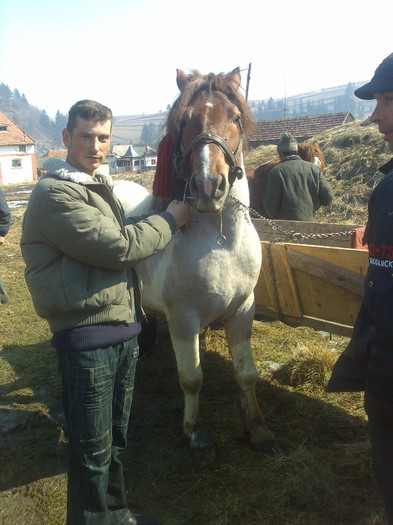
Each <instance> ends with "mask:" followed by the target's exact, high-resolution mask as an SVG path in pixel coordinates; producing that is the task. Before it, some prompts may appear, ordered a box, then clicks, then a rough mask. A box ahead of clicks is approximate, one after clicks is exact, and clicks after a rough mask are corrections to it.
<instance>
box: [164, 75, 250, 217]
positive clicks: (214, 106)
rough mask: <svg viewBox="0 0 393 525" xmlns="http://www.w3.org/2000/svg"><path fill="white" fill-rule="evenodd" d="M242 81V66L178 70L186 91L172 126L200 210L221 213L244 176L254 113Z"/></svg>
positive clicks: (181, 168)
mask: <svg viewBox="0 0 393 525" xmlns="http://www.w3.org/2000/svg"><path fill="white" fill-rule="evenodd" d="M240 83H241V76H240V69H239V68H236V69H234V70H233V71H232V72H231V73H228V74H223V73H220V74H218V75H215V74H213V73H210V74H209V75H201V74H200V73H198V72H197V71H194V72H193V73H192V74H190V75H186V74H185V73H184V72H183V71H181V70H179V69H178V70H177V85H178V87H179V89H180V95H179V97H178V98H177V99H176V101H175V102H174V104H173V106H172V109H171V111H170V113H169V116H168V120H167V124H166V126H167V130H168V132H169V133H170V134H171V135H172V137H173V139H174V141H175V143H176V144H177V154H176V158H175V170H176V172H177V175H178V176H179V175H180V176H181V177H183V178H185V179H186V180H187V185H188V191H189V193H190V195H191V197H192V199H193V201H194V203H195V206H196V208H197V210H198V211H200V212H219V211H220V210H221V209H222V208H223V206H224V202H225V200H226V197H227V195H228V192H229V190H230V188H231V186H232V185H233V184H234V182H235V181H236V179H238V178H241V177H242V176H243V169H242V148H243V140H244V133H245V132H247V131H248V130H249V129H250V127H251V125H252V117H251V113H250V110H249V108H248V106H247V103H246V102H245V100H244V98H243V97H242V95H241V94H240V93H239V88H240Z"/></svg>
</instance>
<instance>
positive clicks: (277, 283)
mask: <svg viewBox="0 0 393 525" xmlns="http://www.w3.org/2000/svg"><path fill="white" fill-rule="evenodd" d="M253 223H254V225H255V227H256V229H257V231H258V234H259V237H260V239H261V248H262V270H261V274H260V277H259V281H258V283H257V286H256V288H255V299H256V318H257V319H261V318H265V319H266V318H267V319H280V320H281V321H283V322H284V323H286V324H289V325H291V326H301V325H303V326H310V327H313V328H316V329H319V330H324V331H327V332H332V333H337V334H341V335H345V336H350V335H351V334H352V330H353V325H354V322H355V320H356V317H357V313H358V311H359V307H360V303H361V299H362V295H363V285H364V278H365V275H366V272H367V268H368V251H367V250H364V249H354V248H350V247H349V246H350V239H351V236H350V235H345V236H332V237H329V238H318V237H317V236H318V235H319V234H322V235H323V234H326V233H335V232H347V231H351V230H353V229H354V228H356V226H352V225H348V224H344V225H343V224H318V223H314V222H296V221H274V224H275V225H277V226H278V228H279V229H284V230H291V231H295V232H298V233H299V235H298V236H297V239H301V237H302V234H307V237H309V235H310V234H312V235H315V236H316V237H315V238H307V239H306V240H301V241H300V242H277V240H278V239H280V237H281V238H283V236H282V234H281V235H280V231H278V232H277V231H275V230H273V229H272V228H271V227H270V226H269V225H268V224H266V223H265V222H264V221H263V220H262V219H255V220H253Z"/></svg>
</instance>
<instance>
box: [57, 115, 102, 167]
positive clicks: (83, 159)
mask: <svg viewBox="0 0 393 525" xmlns="http://www.w3.org/2000/svg"><path fill="white" fill-rule="evenodd" d="M111 129H112V122H111V121H110V120H106V121H104V122H93V121H92V120H85V119H83V118H81V117H80V116H79V115H78V116H77V117H76V126H75V127H74V129H73V130H72V132H71V133H70V132H69V131H68V130H67V129H64V130H63V141H64V145H65V146H66V148H67V149H68V154H67V162H68V164H70V165H71V166H73V167H74V168H77V169H78V170H79V171H83V172H84V173H87V174H88V175H91V176H92V177H94V175H95V172H96V170H97V169H98V168H99V167H100V166H101V164H102V163H103V162H104V160H105V158H106V156H107V154H108V151H109V147H110V144H111Z"/></svg>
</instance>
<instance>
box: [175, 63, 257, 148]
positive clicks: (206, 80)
mask: <svg viewBox="0 0 393 525" xmlns="http://www.w3.org/2000/svg"><path fill="white" fill-rule="evenodd" d="M188 80H189V82H188V83H187V85H186V86H185V88H184V89H183V90H182V92H181V93H180V95H179V96H178V98H177V99H176V100H175V102H174V103H173V106H172V108H171V110H170V111H169V115H168V119H167V121H166V124H165V125H166V130H167V133H170V134H171V135H172V137H173V138H174V139H175V140H176V139H177V138H178V134H179V131H180V128H181V123H182V120H183V117H184V114H185V112H186V111H187V109H188V108H189V106H190V105H192V104H193V102H194V101H195V99H196V98H197V96H198V95H199V93H201V91H207V92H208V93H213V92H214V91H216V92H219V93H222V94H223V95H225V96H226V97H227V98H228V100H230V101H231V102H232V103H233V104H235V105H236V107H237V108H238V109H239V111H240V114H241V119H242V124H243V129H244V132H245V134H246V135H247V133H248V132H249V131H250V130H251V129H252V128H253V125H254V121H253V117H252V115H251V111H250V109H249V107H248V104H247V102H246V101H245V99H244V97H243V96H242V95H241V94H240V93H239V91H238V89H236V88H235V85H234V83H233V80H232V77H231V76H230V74H224V73H219V74H217V75H216V74H214V73H209V74H208V75H201V74H200V73H199V71H196V70H194V71H193V72H192V74H191V75H188Z"/></svg>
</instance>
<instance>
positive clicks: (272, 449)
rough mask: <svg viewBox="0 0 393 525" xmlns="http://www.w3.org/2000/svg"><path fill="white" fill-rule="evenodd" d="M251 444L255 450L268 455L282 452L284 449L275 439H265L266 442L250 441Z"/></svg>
mask: <svg viewBox="0 0 393 525" xmlns="http://www.w3.org/2000/svg"><path fill="white" fill-rule="evenodd" d="M250 446H251V448H252V450H254V451H255V452H258V453H260V454H265V455H266V456H274V455H275V454H282V449H281V447H280V445H279V444H278V442H277V441H276V440H275V439H273V440H272V441H265V442H264V443H250Z"/></svg>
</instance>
